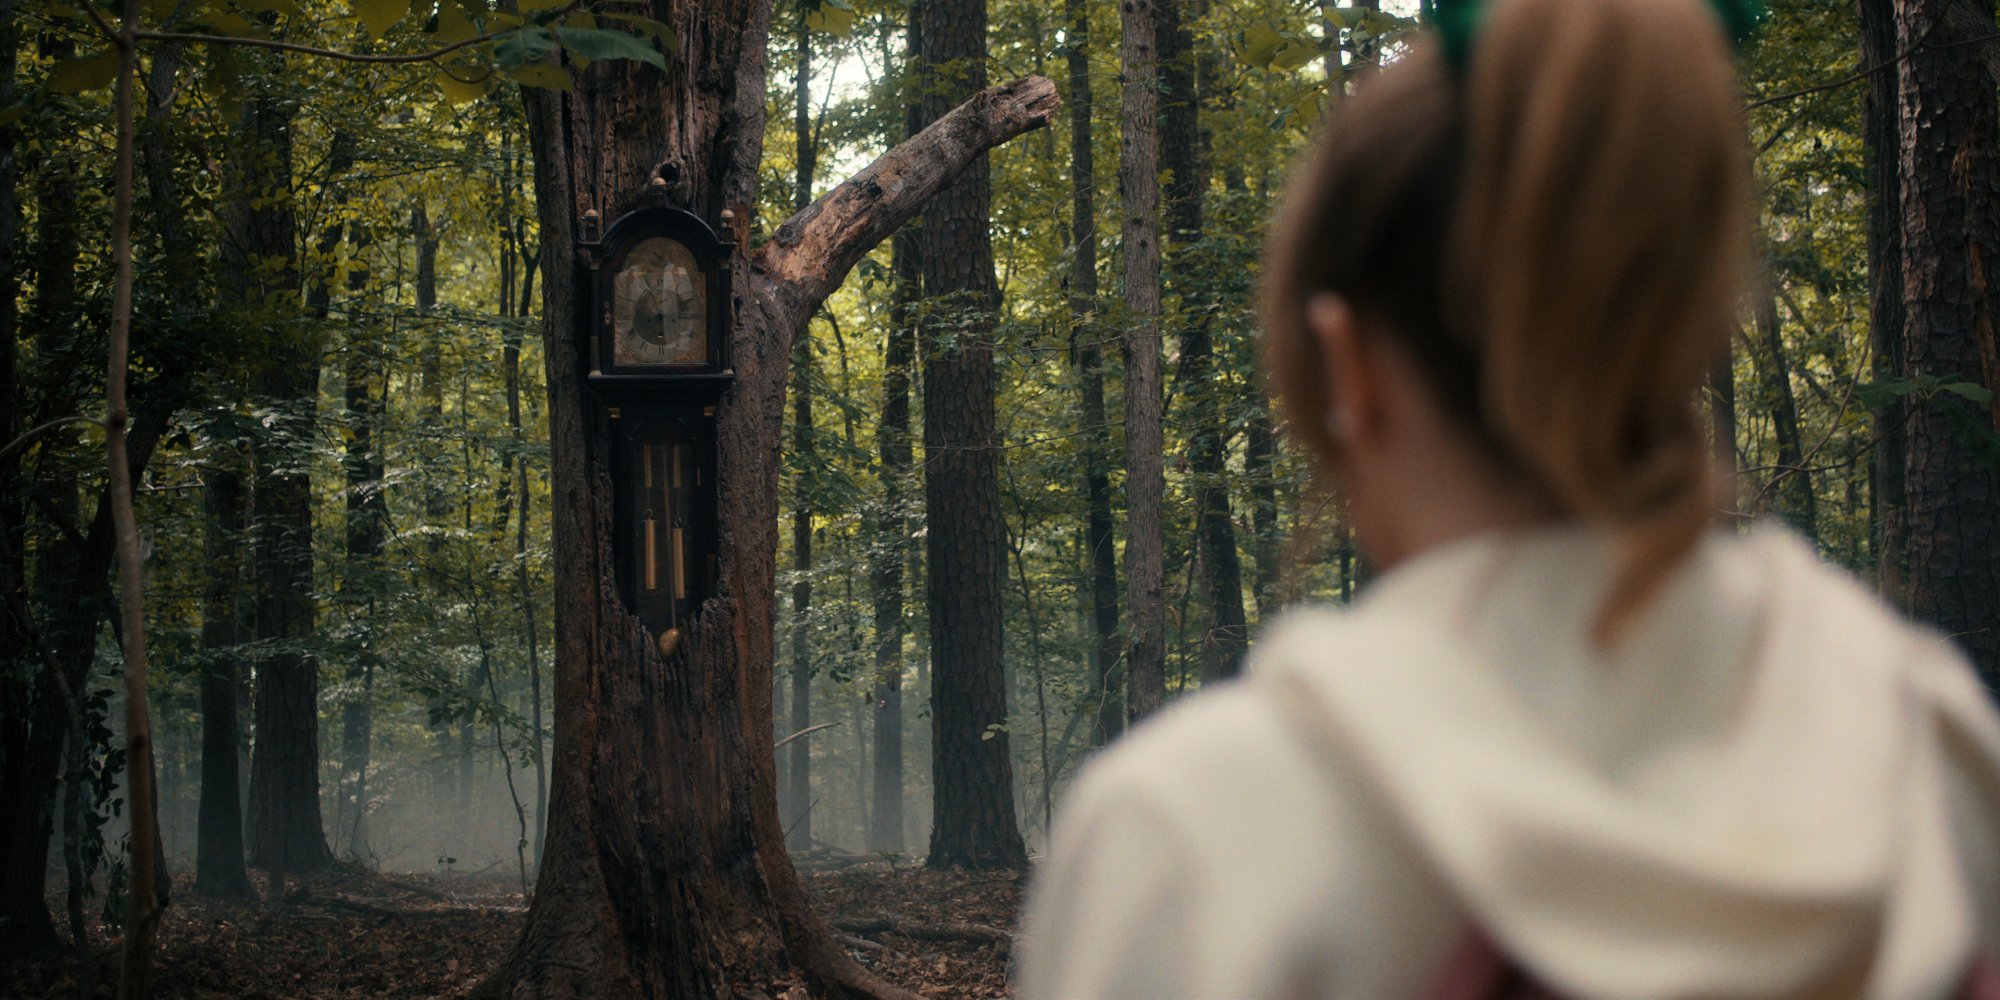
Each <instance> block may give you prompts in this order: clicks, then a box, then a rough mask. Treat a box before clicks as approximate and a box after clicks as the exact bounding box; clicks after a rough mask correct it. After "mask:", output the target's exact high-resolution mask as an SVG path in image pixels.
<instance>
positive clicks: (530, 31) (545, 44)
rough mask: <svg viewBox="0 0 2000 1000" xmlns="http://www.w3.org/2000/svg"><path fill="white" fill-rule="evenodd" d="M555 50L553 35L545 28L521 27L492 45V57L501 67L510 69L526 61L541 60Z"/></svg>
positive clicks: (524, 63) (526, 62)
mask: <svg viewBox="0 0 2000 1000" xmlns="http://www.w3.org/2000/svg"><path fill="white" fill-rule="evenodd" d="M555 50H556V40H555V37H554V36H553V35H551V34H549V30H548V29H547V28H523V29H522V30H520V31H516V32H512V33H510V34H508V35H507V36H506V37H505V38H502V39H500V41H499V43H498V44H496V45H494V47H493V57H494V59H495V60H497V61H498V62H499V63H500V68H501V69H506V70H511V69H513V68H515V67H517V66H524V65H527V64H528V63H535V62H541V61H542V59H543V58H545V57H547V56H548V54H549V53H551V52H554V51H555Z"/></svg>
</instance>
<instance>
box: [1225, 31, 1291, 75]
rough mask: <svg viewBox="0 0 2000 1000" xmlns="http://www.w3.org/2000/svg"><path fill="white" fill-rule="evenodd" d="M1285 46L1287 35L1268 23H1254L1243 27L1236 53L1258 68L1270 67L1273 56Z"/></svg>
mask: <svg viewBox="0 0 2000 1000" xmlns="http://www.w3.org/2000/svg"><path fill="white" fill-rule="evenodd" d="M1284 46H1285V36H1283V35H1281V34H1279V33H1278V29H1276V28H1273V27H1271V26H1270V25H1268V24H1253V25H1251V26H1250V27H1248V28H1245V29H1243V37H1242V38H1241V39H1240V41H1239V44H1238V45H1237V46H1236V55H1237V57H1238V58H1240V59H1242V60H1243V61H1244V62H1246V63H1249V64H1250V65H1252V66H1255V67H1257V68H1258V69H1269V68H1270V67H1271V57H1273V56H1275V55H1277V54H1278V50H1279V49H1281V48H1283V47H1284Z"/></svg>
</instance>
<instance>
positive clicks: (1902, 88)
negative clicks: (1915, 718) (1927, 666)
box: [1896, 0, 2000, 687]
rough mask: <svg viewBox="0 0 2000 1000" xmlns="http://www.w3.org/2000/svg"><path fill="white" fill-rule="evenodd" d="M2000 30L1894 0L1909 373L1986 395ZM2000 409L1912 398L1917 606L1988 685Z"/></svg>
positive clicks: (1997, 287)
mask: <svg viewBox="0 0 2000 1000" xmlns="http://www.w3.org/2000/svg"><path fill="white" fill-rule="evenodd" d="M1947 9H1951V10H1952V11H1953V13H1952V16H1950V17H1948V18H1947V17H1946V16H1945V15H1946V12H1947ZM1940 19H1942V23H1938V22H1939V21H1940ZM1934 25H1935V27H1934ZM1993 33H1994V22H1993V13H1992V11H1991V10H1990V9H1989V8H1984V7H1980V6H1979V5H1976V4H1956V5H1954V4H1953V3H1952V0H1897V4H1896V42H1897V45H1898V47H1899V51H1906V52H1909V53H1910V55H1909V58H1907V59H1904V60H1903V61H1902V63H1901V64H1900V65H1899V66H1898V68H1897V73H1898V74H1899V78H1900V82H1899V97H1900V100H1899V108H1900V113H1899V115H1898V133H1899V134H1898V138H1899V142H1898V150H1899V155H1900V161H1901V165H1902V180H1903V185H1902V190H1901V208H1902V211H1901V219H1902V238H1903V307H1904V310H1905V316H1904V325H1903V337H1904V351H1905V352H1906V353H1905V355H1904V363H1905V364H1906V365H1907V371H1908V373H1909V375H1910V376H1911V377H1912V378H1924V377H1930V378H1938V379H1948V380H1953V381H1963V382H1970V383H1973V384H1976V385H1980V386H1983V387H1984V388H1985V389H1987V390H1988V391H1989V392H1990V391H1994V390H2000V350H1996V347H1995V324H1996V322H2000V105H1996V100H1995V96H1994V95H1995V87H1996V80H1995V79H1994V75H1993V73H1992V71H1991V70H1990V69H1989V68H1988V66H1987V65H1986V63H1985V61H1984V60H1983V59H1982V58H1981V54H1980V51H1979V49H1980V46H1978V45H1974V44H1969V43H1971V42H1973V41H1974V40H1976V39H1980V38H1984V37H1987V36H1990V35H1992V34H1993ZM1996 407H2000V395H1995V396H1994V397H1993V399H1992V401H1991V402H1989V403H1987V404H1985V405H1979V404H1975V403H1973V402H1972V401H1971V400H1968V399H1966V398H1964V397H1962V396H1959V395H1957V394H1954V393H1948V392H1940V393H1938V394H1937V395H1936V396H1934V397H1933V398H1930V399H1925V400H1921V401H1913V402H1911V404H1910V407H1909V409H1910V413H1909V421H1908V423H1906V424H1905V425H1904V426H1905V427H1906V428H1907V430H1908V434H1907V437H1906V439H1905V441H1906V448H1907V451H1906V453H1905V456H1904V468H1905V479H1904V484H1905V489H1906V491H1907V496H1908V506H1907V508H1906V509H1907V512H1908V517H1909V522H1908V523H1909V542H1910V545H1909V557H1910V563H1909V566H1910V574H1909V585H1910V587H1909V592H1910V612H1911V614H1913V615H1914V616H1916V617H1917V618H1919V619H1921V620H1924V621H1927V622H1930V623H1932V624H1934V625H1936V626H1938V627H1939V628H1941V629H1943V630H1944V631H1945V632H1946V633H1947V634H1949V635H1951V636H1952V637H1953V638H1954V639H1956V640H1957V641H1958V643H1959V644H1960V645H1961V646H1962V647H1963V648H1964V649H1965V650H1966V652H1967V653H1968V654H1969V655H1970V656H1971V658H1972V662H1973V663H1974V665H1975V666H1977V667H1978V668H1979V672H1980V674H1981V676H1983V677H1984V678H1985V679H1986V683H1987V685H1988V686H1989V687H1992V686H1995V685H2000V628H1996V620H2000V618H1996V614H2000V473H1996V471H1995V468H1994V456H1995V454H1996V449H1995V448H1994V446H1993V444H1992V442H1991V435H1993V433H1994V431H1995V424H1996V423H2000V421H1996V414H1995V408H1996Z"/></svg>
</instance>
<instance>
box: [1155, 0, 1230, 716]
mask: <svg viewBox="0 0 2000 1000" xmlns="http://www.w3.org/2000/svg"><path fill="white" fill-rule="evenodd" d="M1204 6H1205V4H1204V3H1201V2H1196V3H1178V2H1176V3H1162V4H1160V5H1159V6H1158V7H1157V8H1155V10H1156V12H1157V13H1158V15H1159V22H1158V35H1159V47H1160V52H1159V56H1160V67H1161V76H1162V83H1163V86H1162V88H1161V93H1162V96H1163V97H1164V98H1165V100H1166V106H1165V107H1164V108H1163V109H1162V110H1161V114H1160V128H1161V134H1160V149H1161V152H1162V154H1163V159H1164V161H1165V162H1164V164H1163V165H1164V166H1165V167H1166V170H1167V174H1168V176H1170V177H1171V178H1172V183H1170V184H1169V185H1168V186H1167V190H1166V218H1167V228H1168V231H1169V237H1168V239H1169V241H1170V245H1171V246H1172V253H1171V254H1170V255H1169V256H1168V258H1167V264H1168V269H1169V271H1170V277H1171V281H1172V285H1173V287H1174V292H1175V294H1176V295H1177V296H1178V297H1179V299H1180V310H1179V313H1180V321H1181V324H1182V329H1181V338H1180V347H1181V351H1180V364H1179V370H1178V371H1177V372H1176V373H1175V376H1174V377H1175V380H1176V381H1177V382H1178V383H1179V384H1180V393H1179V395H1180V396H1181V398H1182V399H1184V400H1186V406H1187V414H1188V421H1187V422H1188V425H1189V436H1190V437H1191V438H1192V440H1191V441H1190V445H1191V447H1190V449H1189V452H1190V454H1189V455H1188V475H1189V478H1191V479H1192V480H1193V483H1192V489H1191V490H1190V492H1192V493H1193V495H1194V505H1195V526H1194V534H1195V553H1196V556H1197V559H1198V561H1199V563H1200V567H1201V577H1202V590H1203V591H1204V594H1203V597H1204V598H1205V599H1206V600H1205V603H1206V604H1207V605H1208V628H1207V630H1206V631H1205V633H1204V634H1203V636H1202V642H1201V676H1202V680H1203V681H1204V682H1208V681H1218V680H1222V679H1224V678H1227V677H1234V676H1235V675H1236V674H1237V673H1239V672H1240V671H1241V670H1242V669H1243V654H1244V653H1245V652H1246V651H1248V649H1249V648H1250V640H1249V626H1248V623H1247V621H1246V619H1245V617H1244V612H1243V562H1242V558H1241V557H1240V556H1239V555H1238V554H1237V552H1236V522H1235V521H1234V520H1233V519H1232V518H1231V516H1230V512H1229V468H1228V466H1229V430H1228V426H1227V424H1226V422H1225V420H1224V418H1223V413H1222V407H1221V399H1220V394H1221V390H1220V388H1219V387H1218V386H1217V385H1216V384H1215V378H1216V372H1215V340H1214V337H1213V331H1212V327H1211V324H1210V322H1209V318H1210V317H1211V316H1212V315H1214V310H1213V309H1211V308H1209V306H1210V304H1211V302H1212V300H1213V295H1212V292H1210V291H1209V290H1208V289H1207V288H1206V282H1205V280H1204V276H1203V274H1202V272H1201V267H1200V263H1199V261H1197V260H1196V258H1195V254H1194V251H1195V248H1196V247H1197V246H1199V245H1200V243H1201V240H1202V228H1203V225H1204V221H1203V220H1204V213H1203V199H1204V197H1205V196H1206V194H1207V192H1208V164H1207V162H1206V159H1207V153H1208V136H1207V133H1206V132H1205V131H1204V130H1203V129H1202V127H1201V118H1200V110H1201V95H1200V92H1199V88H1198V87H1197V85H1196V80H1197V75H1196V67H1197V57H1196V54H1195V51H1194V39H1193V36H1192V34H1191V33H1190V32H1189V30H1188V27H1187V24H1186V23H1185V21H1184V20H1183V19H1184V18H1185V17H1199V16H1201V14H1202V11H1203V9H1204ZM1201 75H1202V76H1203V77H1207V76H1210V75H1212V74H1210V73H1203V74H1201Z"/></svg>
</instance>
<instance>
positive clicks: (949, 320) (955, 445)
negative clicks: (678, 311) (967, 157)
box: [918, 0, 1028, 868]
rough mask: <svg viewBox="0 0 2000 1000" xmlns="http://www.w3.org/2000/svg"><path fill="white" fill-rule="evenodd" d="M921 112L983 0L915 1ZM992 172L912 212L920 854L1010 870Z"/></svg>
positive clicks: (969, 177) (961, 179) (973, 31)
mask: <svg viewBox="0 0 2000 1000" xmlns="http://www.w3.org/2000/svg"><path fill="white" fill-rule="evenodd" d="M920 17H921V18H922V22H923V30H922V32H921V33H920V35H919V38H918V42H919V44H920V46H921V48H919V49H918V56H919V64H920V66H921V67H922V79H923V83H922V86H923V95H924V96H923V111H924V118H925V120H926V121H936V120H937V119H939V118H942V117H944V115H945V114H946V113H947V112H949V111H950V110H951V108H952V107H953V105H955V104H957V103H958V102H959V101H963V100H966V99H968V98H971V97H972V96H973V95H974V94H976V93H977V92H978V91H979V90H980V89H981V88H983V87H985V86H986V0H924V2H923V4H922V5H921V14H920ZM991 218H992V182H991V179H990V177H989V176H988V165H987V161H986V157H985V156H984V155H981V156H979V157H977V158H975V159H974V160H973V162H972V163H971V164H970V165H969V166H968V167H967V168H966V170H965V171H964V172H962V173H960V174H959V176H958V177H957V179H956V180H954V181H953V182H952V183H951V185H950V186H949V187H947V188H945V190H944V191H942V192H941V193H939V195H938V196H937V197H936V198H934V199H932V201H931V203H930V206H929V207H928V208H926V209H925V211H924V224H923V228H922V229H921V230H920V232H921V234H922V239H923V266H924V295H925V297H926V299H927V300H928V302H927V304H926V308H925V311H924V323H923V328H922V335H921V336H922V342H921V345H920V346H921V349H922V352H923V364H924V510H925V514H926V517H927V519H928V521H929V527H928V530H927V531H926V533H925V536H924V538H925V551H926V554H927V556H928V559H929V568H928V571H927V572H926V574H925V580H926V582H927V583H928V591H929V595H928V596H929V603H930V622H931V734H932V738H931V748H932V749H931V755H932V756H931V771H932V775H933V780H932V788H933V790H934V794H935V799H934V803H935V806H934V816H933V819H932V822H931V844H930V860H929V864H930V865H931V866H932V867H936V868H946V867H972V868H985V867H996V866H1003V867H1015V866H1020V865H1025V864H1026V863H1027V860H1028V852H1027V847H1026V845H1025V844H1024V843H1023V842H1022V840H1021V832H1020V824H1019V822H1018V820H1017V819H1016V817H1015V814H1014V773H1013V770H1014V769H1013V760H1012V756H1011V755H1010V753H1009V751H1008V746H1009V740H1008V738H1007V730H1006V723H1007V682H1006V669H1005V660H1004V657H1005V637H1004V635H1003V631H1002V617H1003V615H1002V605H1001V600H1002V597H1001V593H1002V588H1003V587H1004V586H1005V585H1006V582H1007V523H1006V521H1005V520H1004V518H1003V515H1002V514H1001V510H1000V433H999V426H998V421H997V418H996V416H995V413H994V402H995V395H994V394H995V391H996V389H995V385H994V377H993V329H994V324H995V320H996V316H995V313H996V312H997V311H998V309H999V306H1000V290H999V286H998V285H997V283H996V282H995V281H994V278H993V239H992V233H991V221H990V220H991Z"/></svg>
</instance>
